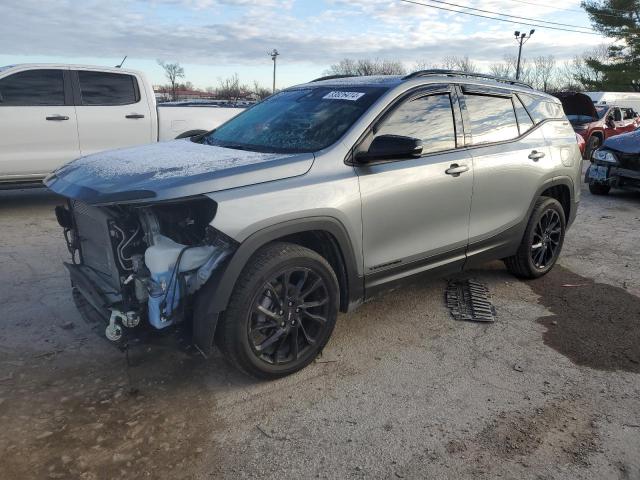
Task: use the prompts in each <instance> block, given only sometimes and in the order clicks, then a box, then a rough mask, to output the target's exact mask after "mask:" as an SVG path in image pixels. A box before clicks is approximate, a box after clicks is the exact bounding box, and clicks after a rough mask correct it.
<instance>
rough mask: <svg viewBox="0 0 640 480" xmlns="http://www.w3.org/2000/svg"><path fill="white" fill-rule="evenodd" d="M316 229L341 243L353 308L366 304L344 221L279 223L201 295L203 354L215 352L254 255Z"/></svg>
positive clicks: (245, 245) (245, 246)
mask: <svg viewBox="0 0 640 480" xmlns="http://www.w3.org/2000/svg"><path fill="white" fill-rule="evenodd" d="M314 230H315V231H324V232H328V233H330V234H331V235H333V237H334V238H335V239H336V241H337V242H338V247H339V248H340V252H341V254H342V262H343V265H344V267H345V272H346V276H347V279H346V280H347V281H346V285H347V290H348V293H347V297H348V298H347V300H348V304H349V309H352V308H354V307H355V306H356V305H357V304H359V303H360V302H361V301H362V298H363V294H364V280H363V278H362V277H361V276H359V275H358V264H357V261H358V260H357V256H356V254H355V252H354V249H353V245H352V244H351V240H350V239H349V235H348V234H347V231H346V229H345V228H344V226H343V225H342V223H340V221H338V220H337V219H335V218H333V217H309V218H301V219H296V220H290V221H286V222H282V223H278V224H275V225H272V226H269V227H267V228H264V229H262V230H258V231H257V232H255V233H253V234H252V235H250V236H249V237H248V238H247V239H246V240H245V241H244V242H242V243H241V244H240V246H239V247H238V249H237V250H236V251H235V253H234V254H233V256H232V257H231V258H230V259H229V260H228V261H227V263H226V264H225V265H224V266H223V267H222V269H221V270H220V271H219V272H218V273H217V274H216V275H214V276H213V277H212V278H211V279H209V281H208V282H207V283H206V284H205V285H204V286H203V287H202V288H201V289H200V291H199V292H198V294H197V296H196V300H195V308H194V314H193V341H194V344H195V345H196V346H197V347H198V348H199V349H200V351H201V352H202V353H203V354H205V355H208V354H209V353H210V352H211V349H212V347H213V338H214V335H215V330H216V326H217V323H218V320H219V318H220V315H221V313H222V312H223V311H224V310H225V309H226V308H227V304H228V303H229V298H230V297H231V294H232V292H233V289H234V287H235V284H236V281H237V280H238V277H239V276H240V274H241V273H242V270H243V269H244V267H245V265H246V264H247V262H248V261H249V260H250V259H251V257H252V256H253V254H254V253H255V252H256V251H257V250H258V249H259V248H260V247H262V246H264V245H266V244H267V243H269V242H272V241H274V240H277V239H279V238H282V237H284V236H287V235H292V234H295V233H301V232H308V231H314ZM336 273H337V272H336ZM341 303H342V302H341Z"/></svg>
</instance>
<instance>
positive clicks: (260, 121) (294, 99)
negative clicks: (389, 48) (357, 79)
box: [202, 86, 385, 153]
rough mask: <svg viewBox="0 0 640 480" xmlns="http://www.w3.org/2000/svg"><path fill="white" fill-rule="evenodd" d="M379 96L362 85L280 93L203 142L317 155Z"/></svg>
mask: <svg viewBox="0 0 640 480" xmlns="http://www.w3.org/2000/svg"><path fill="white" fill-rule="evenodd" d="M384 91H385V88H378V87H362V86H340V87H331V86H328V87H324V86H323V87H315V88H314V87H309V88H300V89H295V90H285V91H284V92H280V93H278V94H276V95H273V96H272V97H269V98H267V99H266V100H265V101H263V102H261V103H258V104H257V105H255V106H254V107H252V108H249V109H248V110H245V111H244V112H243V113H241V114H240V115H238V116H237V117H234V118H232V119H231V120H229V121H228V122H226V123H225V124H223V125H222V126H220V127H218V129H216V130H214V131H213V132H211V133H210V134H209V135H207V136H206V137H204V138H203V140H202V143H204V144H205V145H217V146H221V147H227V148H236V149H239V150H251V151H257V152H273V153H302V152H315V151H318V150H322V149H323V148H326V147H328V146H329V145H332V144H333V143H335V142H336V141H337V140H338V139H339V138H340V137H341V136H342V135H344V133H345V132H346V131H347V130H348V129H349V127H351V125H353V123H354V122H355V121H356V120H357V119H358V118H359V117H360V116H361V115H362V114H363V113H364V112H365V111H366V110H367V109H368V108H369V107H370V106H371V105H372V104H373V102H375V101H376V100H377V99H378V98H379V97H380V95H381V94H382V92H384Z"/></svg>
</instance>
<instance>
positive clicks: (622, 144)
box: [602, 130, 640, 154]
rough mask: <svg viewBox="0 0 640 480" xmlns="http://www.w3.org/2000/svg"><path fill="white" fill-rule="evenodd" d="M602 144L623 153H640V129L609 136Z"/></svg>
mask: <svg viewBox="0 0 640 480" xmlns="http://www.w3.org/2000/svg"><path fill="white" fill-rule="evenodd" d="M602 146H603V147H606V148H610V149H611V150H616V151H618V152H621V153H631V154H633V153H638V154H640V130H635V131H633V132H629V133H623V134H622V135H616V136H615V137H609V138H607V139H606V140H605V141H604V143H603V145H602Z"/></svg>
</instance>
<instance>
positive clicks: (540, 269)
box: [504, 197, 566, 278]
mask: <svg viewBox="0 0 640 480" xmlns="http://www.w3.org/2000/svg"><path fill="white" fill-rule="evenodd" d="M565 230H566V219H565V216H564V210H563V209H562V205H560V202H558V201H557V200H556V199H555V198H549V197H540V198H539V199H538V200H537V201H536V204H535V206H534V208H533V212H532V214H531V217H530V218H529V223H528V224H527V228H526V230H525V232H524V236H523V237H522V242H521V243H520V247H519V248H518V251H517V253H516V254H515V255H513V256H512V257H508V258H505V259H504V262H505V265H506V266H507V269H508V270H509V271H510V272H511V273H513V274H514V275H515V276H517V277H520V278H538V277H541V276H542V275H544V274H546V273H548V272H549V271H550V270H551V269H552V268H553V266H554V265H555V263H556V261H557V260H558V256H559V255H560V251H561V250H562V244H563V242H564V235H565Z"/></svg>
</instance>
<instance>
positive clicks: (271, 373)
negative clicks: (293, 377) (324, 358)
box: [218, 243, 339, 379]
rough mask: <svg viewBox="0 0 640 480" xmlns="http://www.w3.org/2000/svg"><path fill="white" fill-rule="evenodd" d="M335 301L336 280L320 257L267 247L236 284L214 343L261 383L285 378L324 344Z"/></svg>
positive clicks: (334, 313) (289, 247) (332, 322)
mask: <svg viewBox="0 0 640 480" xmlns="http://www.w3.org/2000/svg"><path fill="white" fill-rule="evenodd" d="M338 300H339V290H338V280H337V278H336V275H335V273H334V271H333V269H332V268H331V266H330V265H329V263H328V262H327V261H326V260H325V259H324V258H323V257H322V256H320V255H319V254H317V253H316V252H314V251H313V250H309V249H308V248H304V247H301V246H299V245H294V244H289V243H273V244H270V245H267V246H266V247H264V248H262V249H261V250H260V251H258V252H257V253H256V254H255V255H254V257H253V258H252V259H251V260H250V261H249V263H248V264H247V266H246V267H245V268H244V270H243V272H242V273H241V275H240V278H239V279H238V281H237V283H236V286H235V289H234V291H233V293H232V296H231V299H230V301H229V307H228V308H227V310H226V311H225V313H224V317H223V323H222V325H221V326H220V330H219V337H218V344H219V346H220V347H221V349H222V351H223V352H224V353H225V355H226V357H227V359H228V360H229V361H230V362H231V363H232V364H233V365H234V366H235V367H237V368H239V369H240V370H242V371H244V372H245V373H248V374H250V375H253V376H255V377H258V378H263V379H273V378H278V377H282V376H285V375H289V374H291V373H293V372H296V371H298V370H300V369H302V368H304V367H305V366H307V365H308V364H309V363H311V362H312V361H313V360H314V359H315V358H316V356H317V355H318V354H319V353H320V352H321V351H322V349H323V348H324V346H325V345H326V343H327V341H328V340H329V337H330V336H331V333H332V331H333V327H334V326H335V322H336V318H337V315H338Z"/></svg>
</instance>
